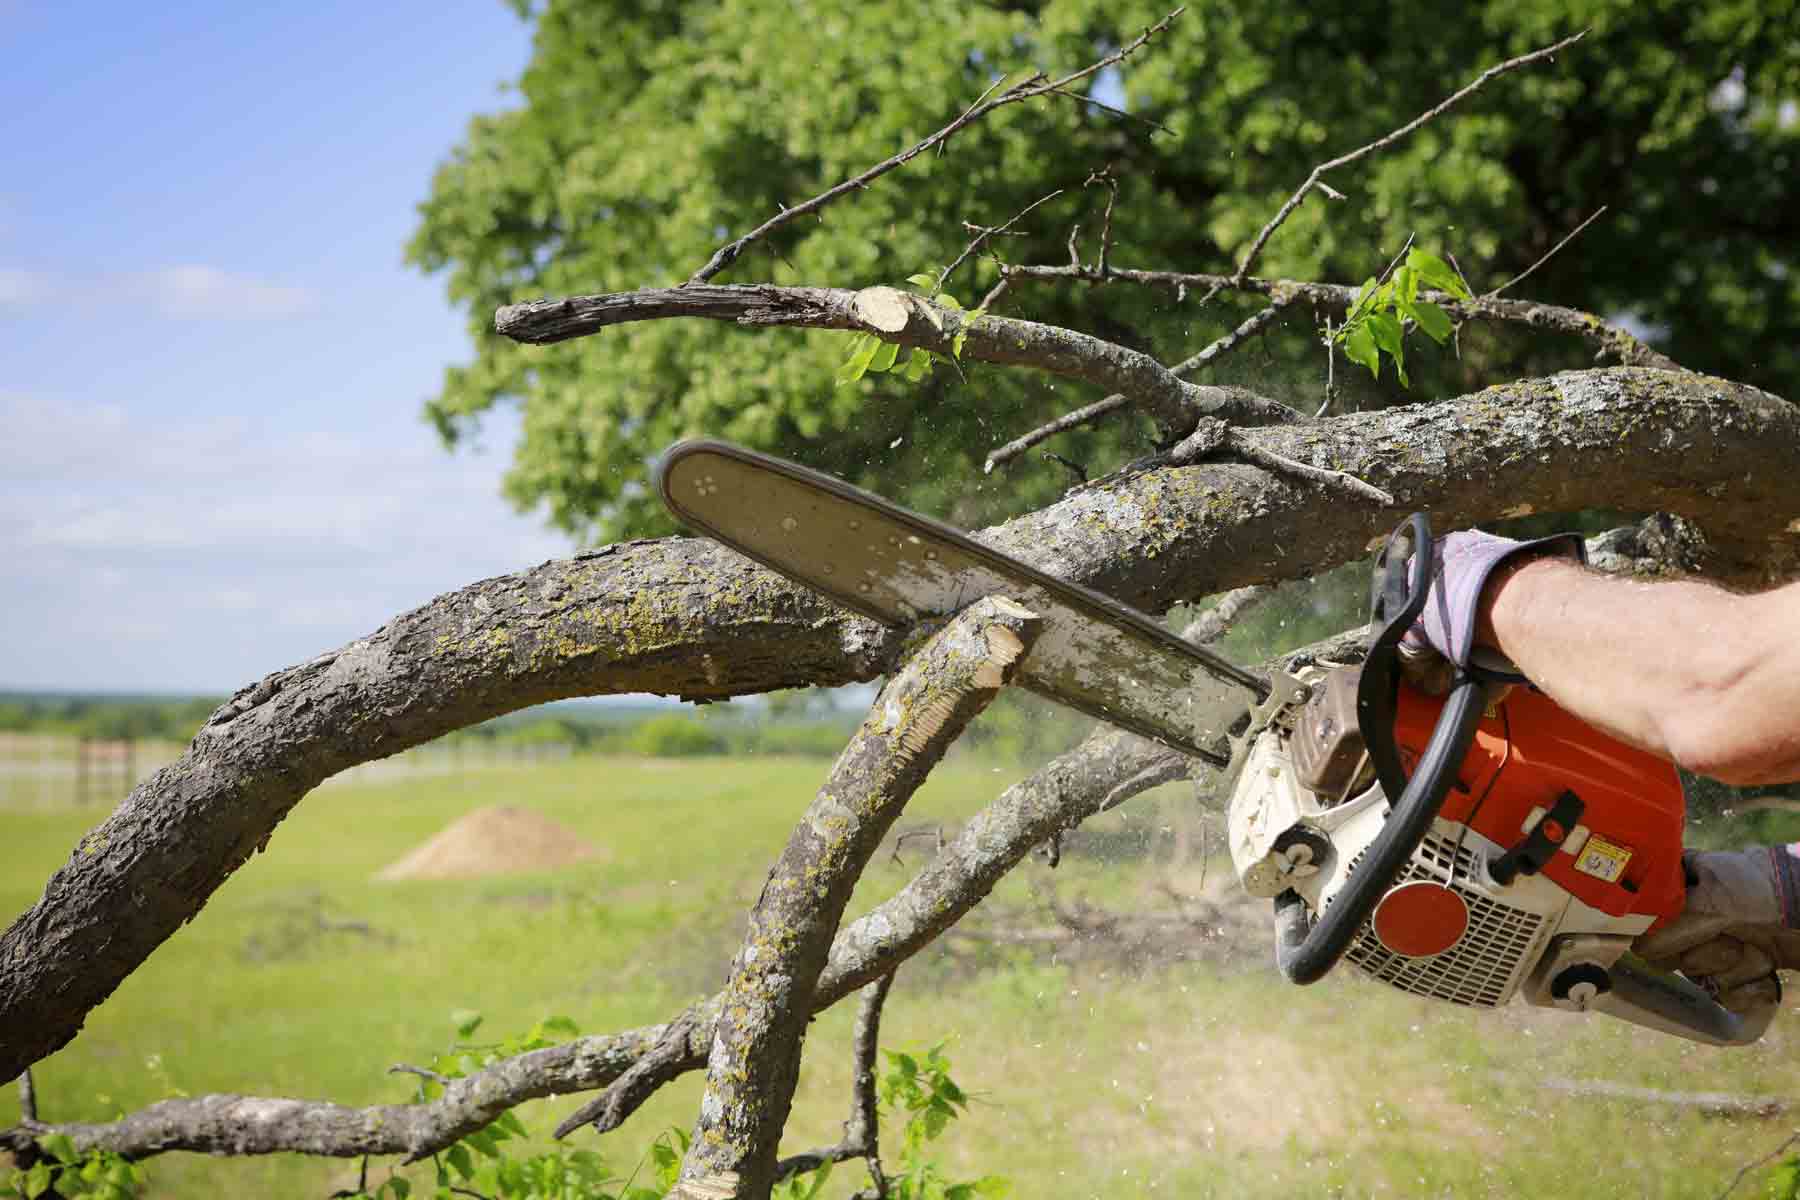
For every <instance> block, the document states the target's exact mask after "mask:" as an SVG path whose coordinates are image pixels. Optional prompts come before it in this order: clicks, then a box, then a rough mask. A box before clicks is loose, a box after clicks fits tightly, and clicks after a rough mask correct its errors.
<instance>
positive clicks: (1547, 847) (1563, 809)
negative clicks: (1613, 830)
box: [1488, 791, 1587, 887]
mask: <svg viewBox="0 0 1800 1200" xmlns="http://www.w3.org/2000/svg"><path fill="white" fill-rule="evenodd" d="M1586 809H1587V805H1585V804H1583V803H1582V801H1581V797H1580V796H1577V795H1576V794H1575V793H1574V792H1569V791H1565V792H1564V793H1563V794H1562V795H1560V796H1558V797H1557V798H1556V803H1555V804H1553V805H1551V806H1550V811H1549V812H1547V813H1545V814H1544V816H1543V817H1542V818H1540V819H1539V820H1538V822H1537V824H1535V825H1533V826H1532V827H1531V831H1530V832H1529V833H1527V834H1526V835H1525V839H1524V840H1523V841H1521V842H1520V843H1519V844H1518V845H1516V846H1514V847H1513V848H1512V849H1511V850H1508V851H1507V852H1506V853H1505V854H1502V855H1501V856H1500V857H1499V858H1496V859H1495V860H1494V861H1493V862H1492V863H1491V864H1490V865H1489V866H1488V874H1489V875H1491V876H1493V879H1494V882H1495V883H1497V884H1499V885H1500V886H1501V887H1510V886H1511V885H1512V881H1513V880H1515V879H1517V878H1518V877H1519V876H1521V875H1536V874H1537V873H1538V872H1539V871H1541V870H1543V869H1544V864H1545V863H1547V862H1549V861H1550V860H1551V858H1553V857H1554V856H1555V854H1556V852H1557V850H1559V849H1561V847H1562V844H1563V843H1564V842H1565V841H1567V840H1568V837H1569V834H1570V833H1571V832H1573V831H1574V829H1575V825H1576V823H1577V822H1579V821H1580V820H1581V814H1582V813H1583V812H1584V811H1586Z"/></svg>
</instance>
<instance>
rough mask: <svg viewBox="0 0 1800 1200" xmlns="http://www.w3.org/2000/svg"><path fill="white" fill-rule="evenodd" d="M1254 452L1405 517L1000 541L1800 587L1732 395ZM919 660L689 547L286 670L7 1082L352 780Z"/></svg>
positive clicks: (72, 863) (1769, 450)
mask: <svg viewBox="0 0 1800 1200" xmlns="http://www.w3.org/2000/svg"><path fill="white" fill-rule="evenodd" d="M1246 436H1250V437H1254V438H1255V439H1257V441H1258V443H1259V444H1261V445H1264V446H1266V447H1268V448H1270V449H1272V450H1274V451H1277V452H1279V453H1283V454H1286V455H1287V456H1289V457H1292V458H1296V459H1299V460H1301V461H1306V462H1311V463H1314V464H1316V465H1320V466H1326V467H1331V468H1334V469H1344V470H1349V471H1352V472H1353V473H1355V474H1356V475H1357V476H1359V477H1360V478H1363V479H1367V480H1369V481H1371V482H1373V483H1375V484H1377V485H1378V486H1381V487H1383V488H1384V489H1385V490H1387V491H1389V492H1391V493H1393V494H1394V495H1395V496H1396V498H1397V499H1398V500H1399V505H1398V507H1397V508H1395V509H1392V510H1385V509H1382V508H1380V507H1378V506H1374V505H1358V504H1347V503H1336V502H1332V503H1325V502H1322V498H1321V493H1320V492H1319V490H1317V489H1316V488H1315V487H1312V486H1310V485H1306V484H1302V483H1297V482H1293V481H1289V480H1285V479H1277V478H1275V477H1272V476H1270V475H1269V474H1267V473H1266V472H1263V471H1261V470H1259V469H1257V468H1255V467H1251V466H1248V465H1244V464H1237V463H1205V464H1201V465H1198V466H1193V467H1184V468H1180V469H1172V470H1159V471H1146V472H1143V473H1140V474H1135V475H1131V476H1128V477H1124V478H1121V479H1118V480H1116V481H1114V482H1111V483H1108V484H1105V485H1101V486H1095V487H1092V488H1088V489H1084V490H1083V491H1081V492H1078V493H1076V494H1074V495H1072V496H1070V497H1068V498H1067V499H1065V500H1063V501H1061V502H1059V503H1057V504H1054V505H1051V506H1049V507H1048V508H1045V509H1043V510H1041V511H1039V512H1036V513H1033V514H1031V515H1029V516H1025V517H1021V518H1018V519H1017V520H1014V521H1011V522H1008V523H1007V524H1005V525H1003V526H999V527H997V528H995V529H992V530H988V531H986V532H985V533H984V534H983V535H982V536H983V537H984V538H985V539H986V540H988V541H990V542H991V543H992V544H994V545H996V546H998V547H1000V548H1002V549H1005V550H1008V551H1010V552H1011V553H1014V554H1016V555H1018V556H1019V557H1021V558H1023V559H1025V560H1026V561H1027V562H1030V563H1032V564H1033V565H1035V566H1038V567H1041V568H1043V569H1045V570H1049V571H1051V572H1052V573H1054V574H1056V575H1058V576H1061V577H1063V578H1066V579H1071V580H1074V581H1077V582H1080V583H1084V584H1087V585H1089V586H1092V587H1098V588H1100V589H1102V590H1104V591H1108V592H1111V593H1112V594H1114V595H1117V596H1119V597H1120V598H1121V599H1124V600H1126V601H1127V602H1129V603H1132V604H1135V605H1137V606H1139V607H1141V608H1144V609H1146V610H1149V611H1155V612H1161V611H1166V610H1167V609H1168V608H1169V607H1170V606H1172V605H1173V604H1176V603H1180V602H1183V601H1187V600H1191V599H1195V598H1198V597H1201V596H1206V595H1211V594H1215V593H1218V592H1221V591H1225V590H1227V589H1229V588H1233V587H1241V586H1243V585H1245V584H1250V583H1266V582H1270V581H1273V580H1279V579H1283V578H1292V577H1296V576H1301V575H1311V574H1313V573H1314V572H1316V571H1319V570H1322V569H1324V568H1326V567H1328V566H1331V565H1333V564H1336V563H1341V562H1346V561H1349V560H1351V559H1353V558H1360V557H1361V556H1362V554H1363V553H1364V548H1365V546H1366V545H1367V544H1368V543H1369V541H1370V540H1371V539H1372V538H1373V537H1375V536H1377V535H1378V534H1381V533H1384V532H1386V530H1387V528H1388V527H1390V526H1391V525H1392V524H1393V522H1394V521H1395V520H1397V519H1398V517H1399V516H1400V515H1401V513H1402V512H1403V511H1404V510H1407V509H1412V508H1428V509H1430V510H1431V511H1432V514H1433V519H1434V521H1435V522H1436V523H1437V525H1438V527H1439V528H1441V529H1450V528H1456V527H1458V526H1461V525H1466V524H1471V523H1473V522H1475V521H1479V520H1491V519H1494V518H1497V517H1501V516H1508V515H1518V514H1521V513H1524V512H1528V511H1531V512H1553V511H1566V510H1571V509H1579V508H1590V507H1598V506H1608V507H1615V508H1626V509H1638V510H1645V511H1648V510H1652V509H1665V510H1669V511H1672V512H1675V513H1677V514H1680V515H1682V516H1685V517H1688V518H1690V519H1691V520H1693V521H1694V522H1695V523H1697V524H1698V525H1699V526H1700V528H1701V529H1703V530H1704V531H1705V533H1706V534H1707V537H1708V539H1709V541H1710V544H1711V547H1712V550H1713V557H1712V560H1711V562H1710V563H1709V569H1710V570H1712V571H1713V572H1714V573H1715V574H1718V575H1721V576H1723V577H1726V578H1729V579H1735V580H1739V581H1747V582H1754V581H1757V580H1761V579H1766V578H1770V577H1773V576H1777V575H1785V574H1788V573H1792V572H1793V571H1794V570H1795V569H1796V564H1797V563H1800V522H1796V521H1795V518H1794V515H1793V505H1792V490H1791V489H1792V480H1793V479H1794V478H1795V477H1796V476H1797V475H1800V412H1797V411H1796V409H1795V408H1794V406H1792V405H1790V404H1788V403H1786V402H1785V401H1782V400H1779V399H1777V398H1776V397H1773V396H1770V395H1768V394H1766V393H1763V392H1759V391H1757V390H1755V389H1753V388H1749V387H1745V386H1743V385H1739V384H1733V383H1729V382H1727V381H1724V380H1719V379H1712V378H1709V377H1705V376H1698V375H1692V374H1681V373H1672V372H1660V371H1646V370H1635V369H1610V370H1602V371H1584V372H1571V373H1568V374H1564V375H1559V376H1556V377H1554V378H1552V379H1548V380H1533V381H1525V382H1521V383H1516V384H1509V385H1506V386H1503V387H1497V388H1490V389H1488V390H1486V391H1484V392H1480V393H1477V394H1476V395H1473V396H1467V397H1463V398H1462V399H1460V400H1455V401H1450V402H1446V403H1442V404H1435V405H1430V406H1415V407H1410V408H1399V409H1390V410H1386V411H1383V412H1378V413H1362V414H1353V415H1348V416H1343V417H1336V418H1332V419H1329V420H1324V421H1319V422H1315V423H1310V424H1306V425H1298V426H1291V427H1268V428H1264V429H1259V430H1255V431H1250V432H1248V433H1247V434H1246ZM897 645H898V635H896V634H895V633H893V632H892V631H886V630H883V629H881V628H880V627H878V626H876V625H874V624H873V623H871V622H869V621H867V620H863V619H861V618H857V617H854V616H851V615H850V614H848V613H846V612H844V611H843V610H842V609H838V608H836V607H834V606H832V605H831V604H829V603H827V602H825V601H823V600H822V599H820V598H819V597H818V596H816V595H814V594H812V593H810V592H808V591H806V590H805V589H802V588H799V587H797V586H795V585H793V584H790V583H788V582H786V581H785V580H782V579H780V578H778V577H776V576H774V575H772V574H771V573H769V572H767V571H765V570H763V569H761V568H759V567H756V566H754V565H752V564H750V563H748V562H747V561H745V560H744V559H742V558H740V557H738V556H736V555H734V554H731V553H729V552H727V551H725V550H722V549H720V548H719V547H717V546H715V545H713V544H712V543H709V542H704V541H696V540H688V539H667V540H663V541H654V542H634V543H626V544H622V545H619V546H617V547H609V548H608V549H607V550H606V551H603V552H601V553H599V554H597V555H594V556H590V557H586V558H578V559H572V560H566V561H560V562H552V563H546V564H544V565H543V566H541V567H538V568H536V569H534V570H531V571H526V572H521V573H520V574H517V575H510V576H504V577H501V578H499V579H492V580H486V581H483V582H482V583H478V584H474V585H471V586H470V587H467V588H464V589H462V590H460V591H457V592H453V593H450V594H449V595H446V596H443V597H440V598H439V599H437V600H435V601H433V602H432V603H430V604H428V605H425V606H424V607H422V608H419V609H417V610H415V611H413V612H410V613H407V614H405V615H403V616H401V617H398V618H396V619H395V620H394V621H392V622H390V623H389V624H388V625H386V626H384V627H383V628H382V629H380V630H378V631H376V632H375V633H374V634H372V635H370V636H369V637H368V638H366V639H362V640H360V641H357V642H353V643H351V644H350V645H348V646H346V647H344V648H342V649H340V650H338V651H335V652H333V653H331V654H328V655H324V656H321V657H320V658H318V659H315V660H313V661H312V662H310V663H306V664H303V665H301V666H298V667H294V668H290V669H289V670H286V671H282V672H278V673H277V674H275V675H272V676H270V677H269V678H268V679H266V680H264V681H263V682H262V683H260V684H258V685H256V687H254V688H249V689H246V690H245V691H244V692H243V693H240V695H239V696H238V697H236V698H234V699H233V701H232V702H231V703H230V704H228V705H226V706H225V707H224V708H222V709H220V711H219V713H218V714H216V715H215V717H214V719H213V721H212V722H211V723H210V724H209V725H208V727H207V728H206V729H204V730H203V731H202V732H201V734H200V735H199V736H198V737H197V738H196V739H195V740H194V743H193V744H192V745H191V746H190V747H189V748H188V751H187V752H186V753H185V754H184V755H183V756H182V758H181V759H179V760H178V761H176V762H175V763H172V764H170V765H169V766H167V767H165V768H163V769H162V770H161V771H158V772H157V773H156V774H155V775H153V776H151V777H150V778H149V779H148V780H146V781H144V783H142V784H140V785H139V786H138V787H137V788H136V789H135V790H134V791H133V793H132V795H131V796H130V797H128V798H127V799H126V801H125V802H124V803H123V804H122V805H120V807H119V808H118V810H116V811H115V812H114V813H113V814H112V815H111V816H110V817H108V818H107V820H106V821H105V822H104V823H103V824H102V825H100V826H99V827H98V828H97V829H95V830H94V831H93V832H92V833H90V834H89V835H88V836H87V837H85V838H84V839H83V840H82V844H81V845H80V846H79V847H77V849H76V851H75V853H74V854H72V855H71V857H70V859H69V861H68V862H67V863H65V864H64V866H63V867H62V868H60V869H59V870H58V871H57V872H56V874H55V875H53V876H52V877H51V879H50V882H49V884H48V885H47V887H46V889H45V892H44V895H43V897H42V898H41V899H40V900H39V901H38V903H37V904H36V905H34V906H33V907H32V909H31V910H29V911H28V912H26V913H25V914H23V915H22V916H21V917H20V918H19V919H18V920H16V921H15V922H14V923H13V924H12V926H11V927H10V928H8V929H7V930H6V931H5V933H4V934H3V935H0V1041H3V1044H0V1078H11V1077H13V1076H16V1075H17V1074H18V1073H19V1072H20V1071H21V1070H23V1069H24V1067H25V1066H27V1065H28V1064H30V1063H31V1062H34V1061H36V1060H37V1059H39V1058H41V1057H43V1056H44V1055H46V1054H48V1053H50V1052H51V1051H53V1050H55V1049H56V1048H57V1047H59V1046H61V1045H63V1044H65V1043H66V1042H67V1041H68V1040H69V1039H70V1038H72V1037H73V1036H74V1035H75V1033H76V1031H77V1030H78V1029H79V1028H80V1027H81V1023H82V1021H83V1019H84V1018H85V1016H86V1014H87V1013H88V1012H89V1011H90V1010H91V1009H92V1008H93V1007H94V1006H95V1005H96V1004H98V1003H99V1002H100V1001H101V1000H103V999H104V998H105V997H106V996H107V995H109V994H110V993H111V992H112V990H113V989H114V988H115V987H117V986H118V984H119V982H120V981H122V980H123V979H124V978H125V976H126V975H128V974H129V973H130V972H131V971H132V970H134V969H136V967H137V965H138V964H139V963H141V962H142V961H143V960H144V959H145V958H146V957H147V956H148V955H149V954H150V953H151V951H152V950H154V949H155V947H156V946H157V945H159V944H160V943H161V942H162V941H163V940H164V939H165V938H166V937H168V936H169V935H170V934H171V933H172V932H173V931H174V930H175V929H176V928H178V927H179V926H180V925H181V924H182V923H183V922H184V921H187V920H189V919H191V918H192V917H193V916H194V915H195V914H196V913H198V912H199V910H200V908H201V907H202V906H203V905H204V904H205V902H206V899H207V898H208V897H209V896H210V895H211V894H212V892H213V890H214V889H216V888H217V887H218V886H219V885H220V884H221V883H222V882H224V880H225V879H226V878H227V877H228V876H229V875H230V873H231V872H232V871H233V870H235V869H236V868H237V867H238V866H239V865H240V864H241V863H242V862H243V861H244V860H245V859H247V858H248V857H249V855H250V854H251V853H252V852H253V851H254V850H255V849H256V848H257V847H258V846H260V845H262V844H263V843H264V842H266V841H267V840H268V838H269V837H270V835H271V834H272V833H273V831H274V829H275V826H276V825H277V824H278V823H279V822H280V820H281V818H282V817H283V816H285V815H286V813H287V811H288V810H289V809H290V808H291V807H292V806H293V805H294V804H295V803H297V802H298V801H299V799H300V798H301V797H302V796H303V795H304V794H305V793H306V792H307V791H308V790H310V789H311V788H312V787H313V786H315V785H316V784H317V783H318V782H319V781H320V780H322V779H324V778H325V777H327V776H329V775H331V774H333V773H335V772H337V771H340V770H343V769H345V768H347V767H350V766H353V765H355V764H356V763H359V762H366V761H368V760H370V759H374V758H380V757H384V756H386V755H389V754H393V753H397V752H398V751H400V750H404V749H406V748H408V747H410V746H414V745H417V744H419V743H421V742H424V741H427V740H429V739H431V738H433V737H436V736H439V735H440V734H443V733H447V732H449V731H450V730H452V729H456V728H459V727H461V726H463V725H467V724H470V723H473V722H475V721H479V720H482V719H485V718H487V717H491V716H496V715H498V714H500V713H503V712H508V711H511V710H513V709H517V708H521V707H524V706H526V705H529V704H536V703H541V702H543V701H547V700H552V699H558V698H561V697H566V696H575V695H598V694H611V693H620V692H644V691H648V692H662V693H674V694H680V695H687V696H695V697H708V698H710V697H725V696H731V695H740V694H746V693H751V692H760V691H767V690H770V689H774V688H781V687H796V686H803V685H806V684H811V683H821V684H829V683H842V682H849V681H852V680H867V679H871V678H874V677H875V676H876V675H878V674H881V673H883V672H884V671H886V670H887V669H888V668H889V667H890V666H891V665H892V661H893V653H894V651H895V649H896V647H897ZM1039 840H1042V839H1041V838H1040V839H1039ZM877 973H879V972H877ZM827 978H828V979H829V978H830V976H829V974H828V976H827ZM869 978H873V976H872V975H871V976H866V977H864V978H860V979H858V980H856V983H857V984H859V983H862V982H867V981H868V979H869ZM855 985H856V984H851V985H850V986H855ZM589 1086H595V1085H592V1084H590V1085H589Z"/></svg>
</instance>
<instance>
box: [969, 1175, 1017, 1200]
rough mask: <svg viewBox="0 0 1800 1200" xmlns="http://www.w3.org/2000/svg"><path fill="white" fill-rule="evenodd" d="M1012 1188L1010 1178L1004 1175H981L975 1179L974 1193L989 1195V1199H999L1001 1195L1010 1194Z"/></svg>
mask: <svg viewBox="0 0 1800 1200" xmlns="http://www.w3.org/2000/svg"><path fill="white" fill-rule="evenodd" d="M1012 1190H1013V1185H1012V1180H1010V1179H1008V1178H1006V1177H1005V1176H1004V1175H983V1176H982V1177H981V1178H980V1179H977V1180H976V1181H975V1194H976V1195H977V1196H986V1197H989V1198H990V1200H1001V1198H1002V1197H1005V1196H1010V1195H1012Z"/></svg>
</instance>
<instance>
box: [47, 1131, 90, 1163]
mask: <svg viewBox="0 0 1800 1200" xmlns="http://www.w3.org/2000/svg"><path fill="white" fill-rule="evenodd" d="M37 1144H38V1148H39V1149H40V1150H42V1151H43V1152H44V1153H45V1154H48V1155H49V1156H50V1157H51V1158H54V1159H55V1160H56V1161H57V1162H60V1163H72V1162H74V1161H75V1160H76V1159H78V1158H80V1157H81V1156H80V1155H79V1154H77V1153H75V1142H74V1141H73V1139H71V1138H70V1137H69V1135H68V1134H66V1133H46V1134H45V1135H44V1136H43V1137H41V1138H39V1139H38V1140H37Z"/></svg>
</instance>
